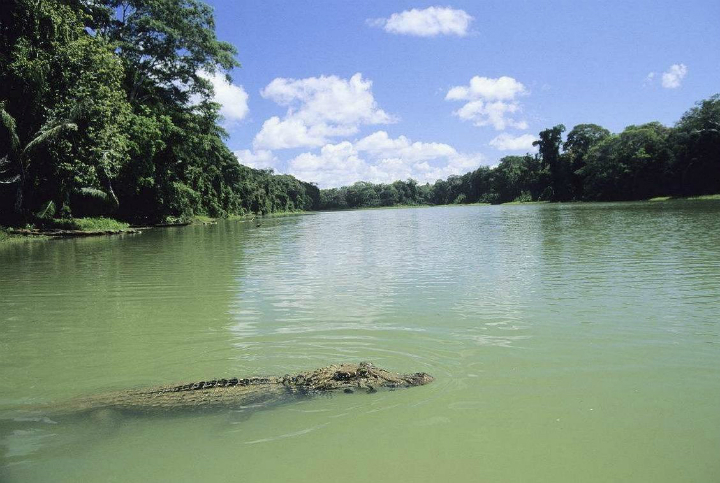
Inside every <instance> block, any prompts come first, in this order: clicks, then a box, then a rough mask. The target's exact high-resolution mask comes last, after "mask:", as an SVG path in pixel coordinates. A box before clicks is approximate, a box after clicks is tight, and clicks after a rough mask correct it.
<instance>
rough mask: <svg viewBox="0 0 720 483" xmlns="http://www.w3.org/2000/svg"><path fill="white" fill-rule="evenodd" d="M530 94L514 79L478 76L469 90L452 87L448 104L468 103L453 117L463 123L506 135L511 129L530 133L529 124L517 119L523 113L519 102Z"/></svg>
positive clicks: (467, 88)
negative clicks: (453, 102)
mask: <svg viewBox="0 0 720 483" xmlns="http://www.w3.org/2000/svg"><path fill="white" fill-rule="evenodd" d="M527 94H529V92H528V90H527V89H526V88H525V86H524V85H523V84H522V83H520V82H518V81H517V80H515V79H513V78H512V77H507V76H503V77H499V78H496V79H493V78H489V77H480V76H475V77H473V78H472V79H470V83H469V85H467V86H455V87H452V88H451V89H450V90H449V91H448V92H447V94H446V95H445V100H447V101H466V103H465V104H464V105H463V106H462V107H461V108H460V109H458V110H457V111H455V112H454V113H453V114H455V115H456V116H458V117H459V118H460V119H462V120H464V121H472V122H473V123H474V124H475V125H476V126H493V127H494V128H495V129H496V130H498V131H502V130H504V129H507V128H517V129H527V127H528V126H527V122H525V121H522V120H517V119H515V118H514V116H513V114H516V113H518V112H520V110H521V106H520V102H519V101H518V99H517V98H518V97H520V96H524V95H527Z"/></svg>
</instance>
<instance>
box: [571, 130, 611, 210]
mask: <svg viewBox="0 0 720 483" xmlns="http://www.w3.org/2000/svg"><path fill="white" fill-rule="evenodd" d="M608 136H610V131H608V130H607V129H605V128H604V127H601V126H598V125H597V124H578V125H577V126H575V127H574V128H572V130H571V131H570V132H569V133H568V135H567V138H566V140H565V143H564V144H563V149H564V151H565V153H566V154H567V156H568V157H569V160H570V181H571V183H572V190H573V193H572V195H573V198H575V199H581V198H582V197H583V193H582V188H583V180H582V176H580V174H579V171H580V170H581V169H582V168H583V167H585V157H586V156H587V153H588V151H590V149H591V148H592V147H593V146H595V145H596V144H598V143H599V142H601V141H603V140H604V139H606V138H607V137H608Z"/></svg>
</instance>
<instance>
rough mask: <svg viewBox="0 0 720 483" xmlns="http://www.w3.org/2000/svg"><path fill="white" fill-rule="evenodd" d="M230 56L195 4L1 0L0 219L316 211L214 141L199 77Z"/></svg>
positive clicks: (220, 67)
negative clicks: (242, 163)
mask: <svg viewBox="0 0 720 483" xmlns="http://www.w3.org/2000/svg"><path fill="white" fill-rule="evenodd" d="M238 65H239V64H238V61H237V60H236V51H235V48H234V47H233V46H232V45H230V44H228V43H226V42H222V41H220V40H218V39H217V38H216V35H215V24H214V19H213V15H212V10H211V8H210V7H209V6H208V5H206V4H204V3H203V2H201V1H199V0H93V1H92V2H91V1H87V0H3V2H2V8H0V223H4V224H12V223H23V222H27V221H28V220H39V219H43V218H52V217H71V216H75V217H79V216H93V215H109V216H114V217H116V218H121V219H125V220H129V221H135V222H157V221H163V220H166V219H168V217H176V218H183V217H189V216H192V215H194V214H206V215H210V216H224V215H227V214H244V213H249V212H256V213H269V212H274V211H281V210H309V209H314V208H317V207H318V203H319V199H320V198H319V197H320V194H319V190H318V188H317V187H316V186H315V185H313V184H310V183H305V182H302V181H299V180H297V179H295V178H294V177H292V176H278V175H273V173H272V171H267V170H255V169H251V168H249V167H246V166H241V165H240V164H238V162H237V159H236V157H235V156H234V155H233V153H232V152H231V151H230V150H229V149H228V148H227V146H226V145H225V143H224V141H223V140H224V138H225V137H226V133H225V131H224V130H223V129H222V127H221V124H220V122H221V118H220V116H219V105H218V104H216V103H214V102H213V101H212V99H213V90H212V85H211V84H210V82H209V81H208V80H206V78H207V74H209V73H216V72H222V73H226V72H228V71H229V70H230V69H232V68H233V67H236V66H238ZM203 73H205V74H206V75H205V77H203ZM228 80H230V79H229V77H228Z"/></svg>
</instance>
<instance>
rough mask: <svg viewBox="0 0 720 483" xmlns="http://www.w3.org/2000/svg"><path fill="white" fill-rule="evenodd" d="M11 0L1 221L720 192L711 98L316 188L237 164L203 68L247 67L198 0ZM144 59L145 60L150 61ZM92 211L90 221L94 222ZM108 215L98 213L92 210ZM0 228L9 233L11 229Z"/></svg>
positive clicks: (128, 223)
mask: <svg viewBox="0 0 720 483" xmlns="http://www.w3.org/2000/svg"><path fill="white" fill-rule="evenodd" d="M124 5H125V7H124V8H123V9H122V10H123V11H122V12H120V11H119V10H118V9H117V8H116V6H117V2H113V1H110V0H100V1H97V2H90V3H88V2H66V1H62V0H47V1H44V2H34V1H31V0H8V1H7V2H5V3H4V5H3V8H2V11H0V226H8V227H13V228H17V229H20V230H35V231H36V232H37V233H42V232H43V230H45V232H49V231H50V230H66V231H71V230H76V231H77V232H78V233H81V234H86V233H89V232H98V233H99V232H117V233H127V232H128V230H132V229H135V228H134V227H138V226H140V227H147V226H182V225H186V224H190V223H193V222H195V223H213V222H214V221H215V220H216V219H219V218H229V219H250V218H252V217H254V216H268V215H275V214H281V213H303V212H313V211H319V210H324V211H326V210H346V209H359V208H362V209H365V208H388V207H407V206H434V205H451V204H457V205H469V204H478V203H481V204H506V203H518V204H523V203H528V202H568V201H634V200H648V199H649V200H653V201H661V200H665V199H677V198H689V199H693V198H695V197H708V196H709V197H710V199H717V196H718V195H712V193H720V95H714V96H711V97H709V98H708V99H705V100H702V101H700V102H698V103H697V104H696V105H695V106H694V107H692V108H691V109H689V110H688V111H687V112H686V113H685V114H684V115H683V116H682V117H681V119H680V120H679V121H678V122H677V123H675V125H674V126H672V127H667V126H664V125H662V124H661V123H659V122H650V123H646V124H642V125H633V126H628V127H627V128H625V129H624V130H623V131H622V132H620V133H611V132H610V131H609V130H607V129H605V128H603V127H602V126H599V125H597V124H579V125H577V126H575V127H573V128H572V129H570V130H569V132H567V133H566V134H564V133H565V131H566V129H565V126H564V125H562V124H558V125H555V126H553V127H551V128H548V129H545V130H543V131H541V132H540V133H539V136H538V140H537V141H536V142H535V143H534V144H535V146H536V147H537V153H536V154H530V153H528V154H525V155H524V156H505V157H503V158H502V159H500V160H499V161H498V164H497V165H496V166H494V167H488V166H481V167H479V168H477V169H476V170H474V171H472V172H469V173H466V174H463V175H452V176H449V177H448V178H447V179H440V180H437V181H435V182H434V183H432V184H431V183H426V184H419V183H418V182H416V181H415V180H412V179H409V180H406V181H400V180H399V181H395V182H393V183H387V184H374V183H368V182H362V181H360V182H357V183H355V184H353V185H351V186H344V187H341V188H330V189H320V188H318V186H317V185H316V184H314V183H309V182H305V181H301V180H298V179H297V178H295V177H293V176H290V175H283V174H276V173H274V172H273V170H270V169H265V170H263V169H253V168H251V167H248V166H243V165H241V164H239V163H238V160H237V158H236V157H235V155H234V154H233V153H232V151H231V150H230V149H229V148H228V147H227V145H226V144H225V139H226V138H227V133H226V132H225V131H224V130H223V128H222V126H221V123H222V117H221V116H220V113H219V112H220V106H219V104H217V103H215V102H214V101H213V98H214V97H213V96H214V92H213V87H212V83H211V82H209V81H208V76H210V75H214V74H224V75H226V76H227V77H228V79H229V76H228V73H229V72H230V71H231V70H232V69H233V68H235V67H239V66H240V64H239V62H238V60H237V58H236V56H237V52H236V49H235V47H234V46H232V45H231V44H229V43H227V42H223V41H221V40H219V39H217V37H216V35H215V21H214V18H213V12H212V9H211V8H210V7H209V6H208V5H206V4H205V3H203V2H202V1H201V0H183V1H180V0H158V1H156V2H151V3H147V2H140V1H136V0H128V1H127V2H125V3H124ZM148 59H153V61H152V62H148ZM88 220H89V221H88ZM99 220H102V221H99ZM2 236H3V237H4V238H5V239H10V238H13V236H14V235H12V234H10V232H9V231H8V230H4V231H3V235H2Z"/></svg>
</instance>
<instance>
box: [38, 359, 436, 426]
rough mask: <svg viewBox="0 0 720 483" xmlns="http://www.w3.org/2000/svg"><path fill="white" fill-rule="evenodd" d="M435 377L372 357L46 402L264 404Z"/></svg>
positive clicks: (106, 406)
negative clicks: (379, 363) (387, 366)
mask: <svg viewBox="0 0 720 483" xmlns="http://www.w3.org/2000/svg"><path fill="white" fill-rule="evenodd" d="M432 381H433V377H432V376H430V375H429V374H426V373H424V372H418V373H411V374H398V373H394V372H389V371H386V370H384V369H380V368H378V367H375V366H373V365H372V364H371V363H369V362H361V363H359V364H336V365H331V366H327V367H323V368H320V369H317V370H314V371H310V372H300V373H297V374H292V375H290V374H288V375H285V376H279V377H278V376H270V377H249V378H231V379H213V380H208V381H199V382H191V383H185V384H174V385H168V386H156V387H149V388H140V389H130V390H125V391H117V392H111V393H106V394H98V395H93V396H87V397H82V398H77V399H73V400H70V401H68V402H67V403H65V404H62V405H55V406H52V407H48V408H47V409H50V410H51V411H50V412H51V413H53V414H58V415H60V414H68V413H75V414H80V413H91V412H96V411H102V410H112V411H119V412H128V413H160V412H169V411H192V410H204V409H213V408H215V409H218V408H244V407H258V406H266V405H269V404H272V403H275V402H282V401H284V400H286V399H289V398H292V397H302V396H310V395H314V394H326V393H331V392H338V391H342V392H345V393H352V392H355V391H365V392H368V393H373V392H375V391H376V390H377V389H380V388H389V389H396V388H404V387H413V386H422V385H425V384H428V383H430V382H432Z"/></svg>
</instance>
